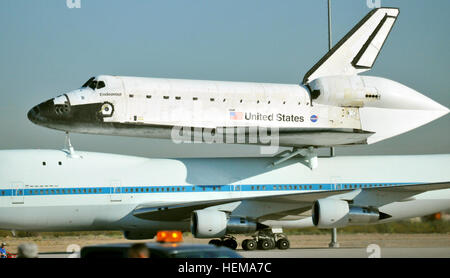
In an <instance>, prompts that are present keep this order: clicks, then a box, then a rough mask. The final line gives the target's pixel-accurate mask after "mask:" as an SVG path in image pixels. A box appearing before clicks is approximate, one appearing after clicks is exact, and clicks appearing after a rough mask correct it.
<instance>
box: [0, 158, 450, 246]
mask: <svg viewBox="0 0 450 278" xmlns="http://www.w3.org/2000/svg"><path fill="white" fill-rule="evenodd" d="M274 159H275V158H273V157H269V158H192V159H149V158H140V157H132V156H123V155H113V154H101V153H89V152H75V153H74V152H73V151H72V152H70V151H65V150H64V151H56V150H4V151H0V229H2V230H5V229H6V230H26V231H77V230H80V231H81V230H88V231H92V230H120V231H123V232H124V235H125V237H126V238H127V239H149V238H153V237H154V236H155V234H156V232H157V231H158V230H167V229H176V230H181V231H191V232H192V233H193V235H194V236H195V237H197V238H211V239H212V241H211V243H213V244H218V245H224V246H228V247H230V248H236V247H237V246H238V243H237V241H236V240H235V238H234V237H233V235H235V234H246V235H249V238H247V239H246V240H244V241H243V242H242V243H241V244H242V247H243V248H244V249H246V250H254V249H256V248H259V249H263V250H267V249H272V248H280V249H287V248H289V246H290V243H289V239H288V238H287V236H286V235H285V234H284V233H283V228H286V227H290V228H294V227H296V228H303V227H314V226H315V227H318V228H332V227H345V226H347V225H370V224H379V223H386V222H390V221H397V220H401V219H407V218H411V217H417V216H423V215H428V214H432V213H435V212H439V211H444V210H448V209H450V189H449V186H450V171H449V169H448V167H449V165H450V155H418V156H355V157H346V156H342V157H329V158H318V159H319V160H320V164H321V165H322V167H319V168H318V169H316V170H314V171H313V170H311V169H310V168H309V167H308V165H306V164H307V163H305V161H304V159H303V158H301V157H296V158H292V159H290V160H288V161H286V162H285V163H284V164H281V165H277V166H274V165H273V163H272V162H273V160H274Z"/></svg>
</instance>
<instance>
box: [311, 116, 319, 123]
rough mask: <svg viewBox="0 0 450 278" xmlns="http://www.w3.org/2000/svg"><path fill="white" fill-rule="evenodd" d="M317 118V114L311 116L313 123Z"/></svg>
mask: <svg viewBox="0 0 450 278" xmlns="http://www.w3.org/2000/svg"><path fill="white" fill-rule="evenodd" d="M318 119H319V117H317V115H312V116H311V122H313V123H315V122H317V120H318Z"/></svg>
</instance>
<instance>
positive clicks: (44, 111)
mask: <svg viewBox="0 0 450 278" xmlns="http://www.w3.org/2000/svg"><path fill="white" fill-rule="evenodd" d="M54 111H55V105H54V103H53V99H49V100H47V101H45V102H43V103H41V104H38V105H36V106H35V107H33V108H32V109H31V110H30V111H28V119H29V120H30V121H32V122H33V123H36V124H39V123H42V122H44V121H46V120H47V119H49V118H53V116H55V115H53V113H54Z"/></svg>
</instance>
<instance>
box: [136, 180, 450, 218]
mask: <svg viewBox="0 0 450 278" xmlns="http://www.w3.org/2000/svg"><path fill="white" fill-rule="evenodd" d="M447 188H450V181H449V182H442V183H431V184H430V183H428V184H426V183H420V184H402V185H395V186H389V187H374V188H364V189H356V190H360V192H359V193H357V195H356V196H358V195H360V194H361V195H362V199H363V200H370V199H371V197H373V199H380V198H379V197H380V196H382V198H381V201H377V203H376V204H375V203H368V204H367V205H368V206H369V205H370V206H381V205H383V204H385V203H390V202H395V201H400V200H404V199H406V198H409V197H411V196H414V195H416V194H419V193H422V192H426V191H430V190H438V189H447ZM354 190H355V189H348V190H339V191H337V190H333V191H320V192H318V191H316V192H308V193H291V194H283V195H276V196H265V197H252V198H235V199H221V200H212V201H203V202H191V203H183V204H170V205H167V206H164V205H160V206H157V207H155V206H148V205H145V204H143V205H140V206H138V207H137V208H136V209H135V210H134V211H133V215H134V216H136V217H138V218H142V219H147V220H156V221H183V220H188V219H189V218H190V217H191V213H192V212H193V211H195V210H200V209H204V208H207V207H212V206H218V205H223V204H227V203H234V202H239V201H252V202H271V203H282V204H286V210H285V211H284V212H276V215H277V216H278V217H277V218H279V217H280V216H283V215H292V214H293V213H301V212H304V211H307V210H309V209H311V206H312V204H313V202H314V201H315V200H317V199H322V198H327V197H330V196H335V195H341V194H345V193H349V192H352V191H354ZM376 197H378V198H376ZM343 199H345V200H348V199H347V198H345V197H343ZM262 216H264V215H261V217H262ZM265 218H266V217H265Z"/></svg>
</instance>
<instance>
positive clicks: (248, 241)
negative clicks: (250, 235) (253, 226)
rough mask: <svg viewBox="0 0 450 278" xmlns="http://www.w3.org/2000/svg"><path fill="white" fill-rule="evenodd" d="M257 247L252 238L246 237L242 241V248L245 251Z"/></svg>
mask: <svg viewBox="0 0 450 278" xmlns="http://www.w3.org/2000/svg"><path fill="white" fill-rule="evenodd" d="M256 247H257V244H256V241H254V240H253V239H246V240H244V241H243V242H242V249H244V250H246V251H253V250H255V249H256Z"/></svg>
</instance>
